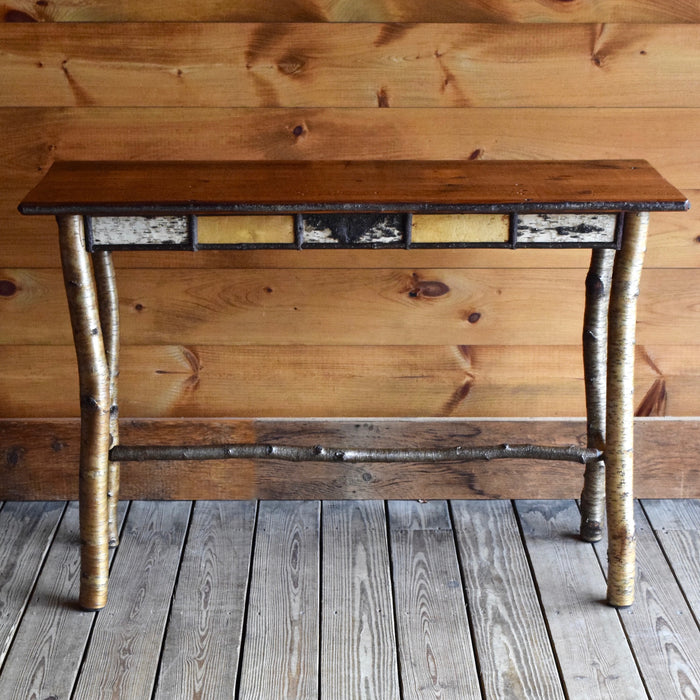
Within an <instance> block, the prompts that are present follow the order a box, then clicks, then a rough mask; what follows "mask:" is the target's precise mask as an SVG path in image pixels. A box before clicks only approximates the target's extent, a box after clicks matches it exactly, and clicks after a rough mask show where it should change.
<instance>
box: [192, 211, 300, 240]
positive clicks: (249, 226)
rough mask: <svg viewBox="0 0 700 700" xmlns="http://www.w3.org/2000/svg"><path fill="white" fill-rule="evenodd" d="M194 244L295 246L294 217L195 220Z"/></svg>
mask: <svg viewBox="0 0 700 700" xmlns="http://www.w3.org/2000/svg"><path fill="white" fill-rule="evenodd" d="M197 241H198V242H199V243H203V244H210V245H215V244H218V245H237V244H238V245H241V244H246V243H248V244H250V243H254V244H255V243H259V244H263V245H264V244H266V243H269V244H272V245H274V244H279V243H294V217H293V216H289V215H288V216H244V215H242V216H198V217H197Z"/></svg>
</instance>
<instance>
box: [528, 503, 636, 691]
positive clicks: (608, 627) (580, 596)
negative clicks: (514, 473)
mask: <svg viewBox="0 0 700 700" xmlns="http://www.w3.org/2000/svg"><path fill="white" fill-rule="evenodd" d="M516 507H517V512H518V515H519V517H520V523H521V527H522V530H523V536H524V540H525V544H526V546H527V552H528V556H529V559H530V561H531V562H532V569H533V572H534V575H535V578H536V580H537V585H538V588H539V592H540V599H541V600H542V607H543V609H544V613H545V615H546V617H547V621H548V623H549V633H550V635H551V639H552V642H553V645H554V647H555V648H556V649H557V659H558V663H559V668H560V669H561V675H562V679H563V682H564V686H565V687H566V690H567V694H568V696H569V697H576V698H579V697H580V698H605V697H614V698H620V700H623V699H624V700H638V698H642V697H644V696H645V695H646V691H645V689H644V685H643V684H642V681H641V678H640V676H639V673H638V671H637V666H636V663H635V658H634V656H633V654H632V653H631V650H630V648H629V646H628V645H627V642H626V638H625V633H624V630H623V628H622V625H621V623H620V619H619V617H618V614H617V612H616V610H615V609H614V608H612V607H610V606H606V605H601V601H602V600H603V599H604V597H605V579H604V577H603V574H602V572H601V570H600V567H599V565H598V562H597V559H596V555H595V552H594V551H593V548H592V547H591V545H588V544H581V545H579V546H576V544H575V543H574V542H571V535H572V534H573V533H575V532H577V530H578V527H579V522H580V517H581V516H580V513H579V510H578V508H577V507H576V504H575V503H574V502H573V501H570V502H568V503H567V502H560V501H559V502H546V501H539V502H531V501H519V502H518V503H517V504H516ZM567 535H569V536H568V537H567ZM583 659H585V663H584V664H582V660H583ZM582 668H585V669H586V671H582Z"/></svg>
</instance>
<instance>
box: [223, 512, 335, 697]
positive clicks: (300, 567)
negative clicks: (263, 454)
mask: <svg viewBox="0 0 700 700" xmlns="http://www.w3.org/2000/svg"><path fill="white" fill-rule="evenodd" d="M320 512H321V504H320V503H319V502H318V501H304V502H302V501H285V502H279V503H272V502H266V503H261V504H260V506H259V513H258V522H257V528H256V537H255V552H256V556H255V560H254V562H253V568H252V571H251V574H250V575H251V588H250V599H249V602H248V606H247V607H248V615H247V624H246V630H245V636H246V646H245V649H244V652H243V661H242V666H241V684H240V696H241V697H244V698H251V700H253V699H258V698H260V700H267V698H270V699H271V700H272V699H273V698H275V699H279V700H282V699H283V698H285V699H286V698H290V699H291V698H310V697H314V696H317V695H318V679H319V670H318V664H319V650H318V646H319V637H320V634H319V625H320V620H319V610H320V598H321V591H320V586H319V569H320V563H319V538H320V527H321V524H320ZM229 695H230V692H229Z"/></svg>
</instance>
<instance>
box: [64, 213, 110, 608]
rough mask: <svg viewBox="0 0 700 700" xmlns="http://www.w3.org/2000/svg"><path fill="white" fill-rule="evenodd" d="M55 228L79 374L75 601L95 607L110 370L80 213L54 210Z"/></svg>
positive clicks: (101, 589)
mask: <svg viewBox="0 0 700 700" xmlns="http://www.w3.org/2000/svg"><path fill="white" fill-rule="evenodd" d="M58 228H59V241H60V247H61V263H62V265H63V279H64V283H65V287H66V295H67V297H68V307H69V310H70V318H71V325H72V327H73V339H74V342H75V350H76V355H77V358H78V375H79V378H80V484H79V498H80V543H81V548H80V559H81V573H80V605H81V607H83V608H84V609H86V610H98V609H100V608H102V607H104V605H105V603H106V601H107V579H108V576H109V559H108V556H109V540H108V526H107V519H108V515H107V471H108V461H109V456H108V454H109V412H110V410H109V409H110V405H111V401H110V393H109V370H108V366H107V358H106V355H105V350H104V342H103V339H102V330H101V324H100V318H99V312H98V306H97V294H96V290H95V280H94V278H93V273H92V267H91V264H90V258H89V255H88V253H87V251H86V249H85V233H84V230H83V220H82V217H80V216H74V215H66V216H59V217H58Z"/></svg>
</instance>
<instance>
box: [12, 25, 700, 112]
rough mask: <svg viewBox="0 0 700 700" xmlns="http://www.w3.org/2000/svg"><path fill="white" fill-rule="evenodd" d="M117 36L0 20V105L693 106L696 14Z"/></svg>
mask: <svg viewBox="0 0 700 700" xmlns="http://www.w3.org/2000/svg"><path fill="white" fill-rule="evenodd" d="M116 32H117V33H118V36H119V41H118V42H115V41H113V38H114V36H115V27H114V26H113V25H111V24H109V23H97V24H92V23H75V24H69V25H64V24H54V23H42V24H39V25H36V24H33V25H30V24H21V23H20V24H14V25H12V24H10V25H8V24H2V23H0V46H1V47H2V52H1V53H0V71H1V72H2V73H3V83H4V88H5V89H4V90H3V92H2V99H1V100H0V104H2V105H3V106H8V107H18V106H34V107H40V106H47V107H59V106H62V107H70V106H112V107H117V106H120V107H124V106H140V105H142V104H143V102H144V91H145V92H146V93H147V94H148V102H149V104H151V105H152V106H154V107H155V106H181V105H183V104H188V105H189V106H193V107H319V106H324V107H440V106H444V107H471V108H474V107H499V106H502V107H515V106H517V107H617V106H625V107H698V106H700V98H699V97H698V95H699V94H700V91H699V90H698V87H699V86H700V79H699V78H698V73H697V70H696V65H697V62H698V58H699V56H700V54H699V50H698V46H700V29H699V28H698V25H696V24H685V25H679V24H670V25H668V24H639V25H636V24H629V23H624V24H615V23H612V24H611V23H605V24H601V23H598V22H596V23H594V24H573V23H572V24H556V25H555V24H552V25H547V24H485V23H480V24H447V25H445V24H433V23H432V22H431V23H424V24H415V25H401V26H397V25H394V26H387V25H378V24H374V23H362V24H332V25H328V24H321V23H298V24H285V23H274V24H236V23H213V24H196V23H182V24H181V23H163V22H158V23H145V24H142V23H133V24H132V23H128V24H123V25H121V26H119V27H118V28H117V29H116ZM533 45H536V46H537V51H536V52H535V51H532V47H533ZM572 84H575V85H576V89H575V90H572V89H571V85H572Z"/></svg>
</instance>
